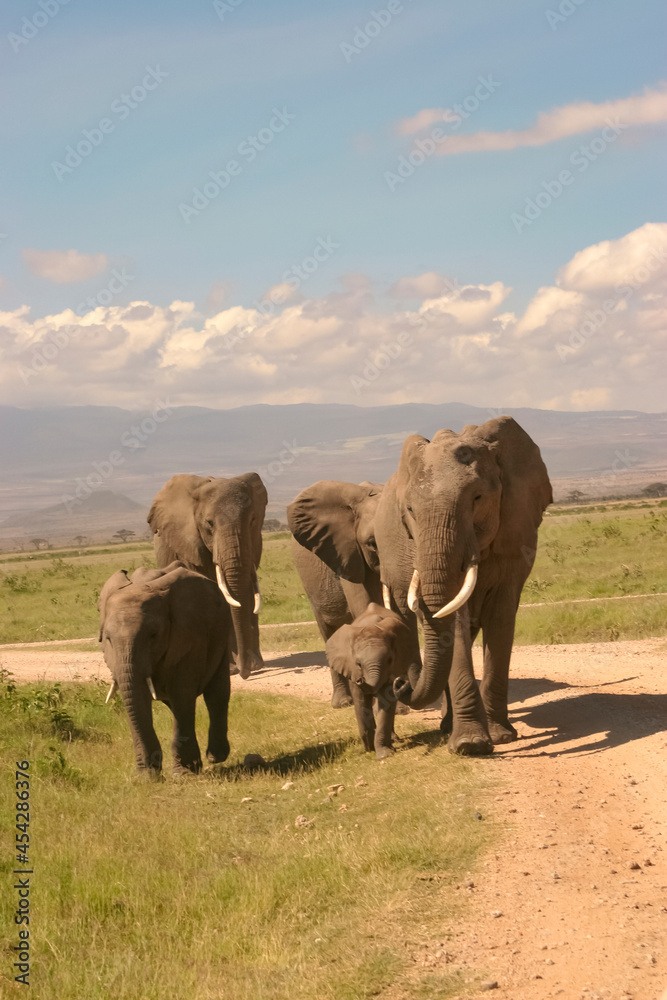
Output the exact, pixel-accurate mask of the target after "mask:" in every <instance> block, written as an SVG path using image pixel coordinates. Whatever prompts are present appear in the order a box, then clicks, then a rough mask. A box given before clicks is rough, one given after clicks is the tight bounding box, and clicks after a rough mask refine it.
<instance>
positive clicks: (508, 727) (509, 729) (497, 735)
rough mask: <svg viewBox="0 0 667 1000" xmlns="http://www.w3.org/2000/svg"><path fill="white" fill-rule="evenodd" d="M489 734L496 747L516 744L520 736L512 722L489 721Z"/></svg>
mask: <svg viewBox="0 0 667 1000" xmlns="http://www.w3.org/2000/svg"><path fill="white" fill-rule="evenodd" d="M489 734H490V736H491V739H492V741H493V742H494V743H495V744H496V746H497V745H498V744H500V743H514V741H515V740H518V738H519V734H518V733H517V731H516V729H515V728H514V726H513V725H512V724H511V723H510V722H491V721H489Z"/></svg>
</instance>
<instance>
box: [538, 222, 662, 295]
mask: <svg viewBox="0 0 667 1000" xmlns="http://www.w3.org/2000/svg"><path fill="white" fill-rule="evenodd" d="M666 253H667V223H664V222H662V223H656V222H647V223H646V225H645V226H641V227H640V228H639V229H635V230H634V231H633V232H631V233H628V234H627V236H623V237H621V239H619V240H603V241H602V243H596V244H594V245H593V246H590V247H586V249H585V250H580V251H579V253H576V254H575V255H574V257H573V258H572V260H571V261H570V262H569V263H568V264H566V265H565V267H562V268H561V269H560V271H559V272H558V279H557V280H558V284H559V285H560V286H561V287H562V288H569V289H576V290H577V291H580V292H604V291H607V290H609V289H613V288H614V287H615V286H616V285H623V284H625V283H626V282H628V281H632V280H633V279H634V278H635V277H639V280H640V281H642V284H646V283H647V282H648V281H649V280H650V276H651V274H652V275H653V276H654V279H657V280H660V278H661V277H662V278H663V279H664V268H662V269H661V268H660V267H659V266H652V265H654V264H657V265H659V263H660V258H661V257H662V260H663V262H664V259H665V254H666ZM645 271H649V272H650V273H649V274H647V275H645V276H644V272H645ZM642 277H643V280H642Z"/></svg>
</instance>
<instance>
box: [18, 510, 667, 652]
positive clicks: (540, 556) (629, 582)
mask: <svg viewBox="0 0 667 1000" xmlns="http://www.w3.org/2000/svg"><path fill="white" fill-rule="evenodd" d="M599 507H600V509H599V510H598V509H595V510H593V509H588V508H584V509H582V508H580V507H578V508H569V509H567V510H566V511H563V512H560V513H559V514H558V516H553V515H552V514H551V513H549V514H548V516H547V517H546V518H545V520H544V523H543V525H542V528H541V529H540V541H539V545H538V553H537V559H536V562H535V566H534V568H533V572H532V575H531V577H530V579H529V580H528V582H527V584H526V587H525V588H524V592H523V597H522V601H523V603H524V604H530V603H536V602H554V601H563V600H567V599H570V598H588V597H610V596H619V595H623V594H650V593H659V592H667V509H666V508H665V501H664V500H663V501H655V502H653V503H649V502H648V501H642V502H640V503H636V504H631V505H607V506H605V505H599ZM556 511H558V508H556ZM565 513H567V515H568V516H561V515H562V514H565ZM36 555H38V556H42V555H43V556H46V555H47V554H46V553H37V554H36ZM12 558H13V562H12V563H11V564H6V565H3V566H0V643H3V642H4V643H10V642H31V641H32V642H34V641H40V640H49V639H75V638H84V637H87V636H94V635H95V634H96V632H97V611H96V607H95V605H96V601H97V596H98V594H99V591H100V588H101V586H102V584H103V583H104V581H105V580H106V579H107V577H108V576H110V575H111V573H113V572H115V570H117V569H120V568H125V569H129V570H131V569H133V568H135V567H136V566H138V565H153V552H152V549H151V547H150V546H149V545H145V544H144V545H135V546H134V547H128V551H126V552H123V551H119V550H116V549H106V550H105V549H102V550H84V551H83V553H82V555H80V556H76V555H73V556H71V558H69V557H68V558H64V557H63V556H54V555H53V554H49V555H48V559H44V560H39V559H37V560H36V561H35V560H33V559H32V558H30V559H28V558H26V557H19V556H14V557H12ZM21 558H22V559H23V561H21ZM260 585H261V589H262V595H263V610H262V614H261V619H260V620H261V624H262V625H271V624H275V623H280V622H302V621H309V620H312V618H313V612H312V609H311V607H310V604H309V603H308V599H307V598H306V595H305V594H304V592H303V588H302V586H301V581H300V580H299V577H298V574H297V572H296V569H295V567H294V565H293V562H292V558H291V554H290V551H289V536H288V534H287V533H286V532H283V533H275V534H269V535H267V536H266V537H265V540H264V555H263V557H262V565H261V568H260ZM666 606H667V598H649V599H640V600H636V601H635V600H633V601H612V602H609V603H604V604H599V605H598V604H580V605H568V606H567V607H563V606H556V607H552V608H550V607H544V608H534V609H530V608H527V609H525V610H523V611H520V612H519V615H518V618H517V634H516V641H517V643H518V644H521V645H525V644H528V643H552V642H590V641H599V640H609V639H635V638H642V637H645V636H650V635H663V634H664V633H665V626H664V621H665V610H666ZM262 644H263V646H264V648H265V649H271V650H275V651H284V652H294V651H297V650H301V651H304V652H310V651H313V650H321V649H323V643H322V640H321V638H320V635H319V632H318V630H317V628H316V626H314V625H304V626H296V627H290V628H280V629H278V628H276V629H273V628H267V629H263V630H262Z"/></svg>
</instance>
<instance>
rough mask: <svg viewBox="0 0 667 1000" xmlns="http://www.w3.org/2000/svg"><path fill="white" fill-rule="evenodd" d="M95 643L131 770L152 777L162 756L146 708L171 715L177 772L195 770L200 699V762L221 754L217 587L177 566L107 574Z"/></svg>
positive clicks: (222, 615) (222, 660) (223, 704)
mask: <svg viewBox="0 0 667 1000" xmlns="http://www.w3.org/2000/svg"><path fill="white" fill-rule="evenodd" d="M98 607H99V611H100V642H101V643H102V651H103V653H104V659H105V661H106V664H107V666H108V668H109V670H110V671H111V676H112V678H113V682H112V685H111V688H110V690H109V694H108V696H107V701H109V699H110V698H111V697H112V696H113V695H114V694H115V692H116V691H117V690H120V693H121V696H122V699H123V703H124V705H125V709H126V711H127V716H128V720H129V723H130V731H131V733H132V740H133V743H134V752H135V758H136V763H137V769H138V770H139V771H140V772H143V773H149V774H159V772H160V771H161V768H162V749H161V747H160V743H159V741H158V738H157V735H156V733H155V729H154V727H153V712H152V701H153V699H158V700H160V701H163V702H164V703H165V704H166V705H168V707H169V708H170V710H171V712H172V714H173V716H174V735H173V741H172V751H173V758H174V769H175V770H176V771H177V772H185V771H190V772H194V773H197V772H198V771H200V770H201V766H202V760H201V754H200V751H199V745H198V743H197V737H196V734H195V703H196V701H197V697H198V696H199V695H200V694H203V695H204V701H205V702H206V707H207V709H208V714H209V731H208V747H207V751H206V756H207V759H208V760H209V761H210V762H211V763H220V762H222V761H224V760H226V758H227V756H228V755H229V742H228V739H227V710H228V705H229V691H230V677H229V638H230V635H231V632H232V620H231V614H230V611H229V608H228V607H227V604H226V603H225V600H224V598H223V597H222V594H221V593H220V591H219V590H218V588H217V586H216V585H215V584H214V583H213V582H212V581H211V580H208V579H207V578H206V577H204V576H202V575H201V574H200V573H195V572H193V571H192V570H190V569H188V568H187V567H186V566H185V565H184V564H183V563H180V562H172V563H171V564H170V565H169V566H166V567H164V569H159V570H145V569H138V570H136V571H135V572H134V573H133V574H132V576H131V577H130V576H128V575H127V573H126V572H125V571H124V570H121V571H119V572H117V573H114V574H113V576H111V577H110V578H109V579H108V580H107V582H106V583H105V585H104V587H103V588H102V592H101V594H100V598H99V602H98Z"/></svg>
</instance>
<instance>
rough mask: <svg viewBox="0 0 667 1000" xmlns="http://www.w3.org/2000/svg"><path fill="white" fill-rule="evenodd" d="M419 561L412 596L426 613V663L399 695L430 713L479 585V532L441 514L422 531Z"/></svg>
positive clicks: (400, 684) (398, 688)
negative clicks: (460, 618)
mask: <svg viewBox="0 0 667 1000" xmlns="http://www.w3.org/2000/svg"><path fill="white" fill-rule="evenodd" d="M466 529H468V530H466ZM415 557H416V558H415V561H416V563H417V566H416V569H417V575H416V576H413V579H412V585H411V588H410V596H411V597H412V601H411V604H414V607H415V609H416V608H417V607H419V609H420V610H421V617H422V624H423V628H424V663H423V666H421V665H420V664H413V665H412V666H411V667H410V668H409V670H408V677H407V681H406V679H405V678H399V679H398V680H397V681H396V682H395V685H394V690H395V692H396V695H397V697H398V698H399V699H400V701H402V702H404V704H406V705H409V706H410V707H411V708H426V706H427V705H430V704H431V703H432V702H434V701H435V700H436V699H437V698H439V697H440V695H441V694H442V692H443V691H444V689H445V685H446V683H447V680H448V677H449V672H450V669H451V665H452V654H453V650H454V634H455V632H454V626H455V615H454V611H455V610H456V609H457V607H458V606H460V605H461V604H463V603H465V601H466V600H467V598H468V597H469V596H470V593H472V589H473V588H474V582H475V581H476V576H477V558H478V550H477V543H476V539H475V535H474V531H472V529H471V528H468V526H467V525H465V524H463V525H462V524H461V519H460V518H456V517H455V516H453V515H448V514H444V515H440V516H439V517H437V518H434V519H433V523H430V524H429V523H428V522H427V523H425V524H424V525H423V526H422V530H421V532H420V534H419V537H418V539H417V546H416V553H415ZM471 566H474V571H472V570H471ZM473 577H474V579H473ZM443 612H444V614H443Z"/></svg>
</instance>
